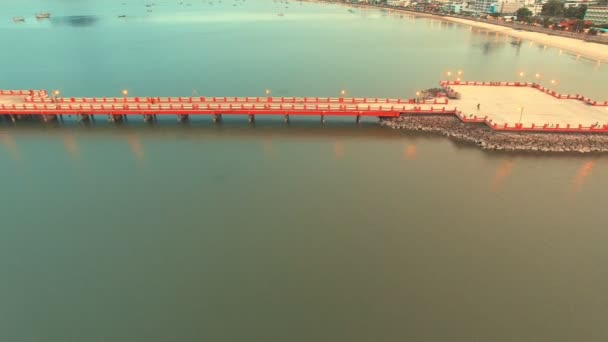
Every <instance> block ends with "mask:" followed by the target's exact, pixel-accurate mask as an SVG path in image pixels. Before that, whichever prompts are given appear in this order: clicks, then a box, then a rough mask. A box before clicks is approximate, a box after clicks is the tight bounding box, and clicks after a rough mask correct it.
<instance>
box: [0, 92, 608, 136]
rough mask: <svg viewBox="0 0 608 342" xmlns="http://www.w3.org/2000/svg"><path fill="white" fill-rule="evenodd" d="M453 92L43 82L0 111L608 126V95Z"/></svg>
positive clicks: (533, 127)
mask: <svg viewBox="0 0 608 342" xmlns="http://www.w3.org/2000/svg"><path fill="white" fill-rule="evenodd" d="M440 85H441V87H443V88H444V90H445V92H446V93H447V94H448V95H449V97H450V98H454V99H448V97H438V98H435V99H432V100H421V99H395V98H342V97H341V98H329V97H126V96H125V97H112V98H108V97H94V98H66V97H58V96H49V95H48V93H47V92H46V91H44V90H0V115H3V116H4V117H5V118H8V119H9V121H12V122H17V121H19V120H23V119H31V118H35V117H39V118H42V119H43V121H55V120H61V118H62V116H63V115H76V116H78V117H79V118H81V119H82V120H85V121H88V120H94V118H95V117H96V116H106V117H107V118H108V119H109V120H110V121H114V122H119V121H124V120H125V119H126V118H127V117H132V116H139V117H141V118H142V119H143V120H144V121H148V122H154V121H155V120H156V118H157V116H159V115H171V116H175V117H176V118H177V120H178V121H182V122H183V121H187V120H188V119H189V117H190V116H191V115H208V116H211V117H212V118H213V121H215V122H220V121H221V118H222V115H244V116H247V118H248V120H249V122H251V123H253V122H254V121H255V117H256V116H258V115H280V116H283V117H284V119H285V122H289V118H290V117H291V116H319V117H320V120H321V122H325V118H326V117H327V116H343V117H344V116H346V117H353V118H355V121H356V122H359V121H360V119H361V118H362V117H377V118H380V119H390V118H396V117H399V116H401V115H455V116H457V117H458V118H459V119H460V120H461V121H463V122H466V123H483V124H485V125H487V126H489V127H490V128H491V129H493V130H495V131H518V132H559V133H567V132H577V133H581V132H593V133H608V101H597V100H592V99H590V98H587V97H585V96H583V95H579V94H575V95H564V94H559V93H557V92H555V91H552V90H550V89H546V88H544V87H542V86H541V85H539V84H536V83H520V82H478V81H477V82H473V81H442V82H440Z"/></svg>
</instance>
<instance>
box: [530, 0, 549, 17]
mask: <svg viewBox="0 0 608 342" xmlns="http://www.w3.org/2000/svg"><path fill="white" fill-rule="evenodd" d="M546 3H547V0H542V1H537V2H535V3H534V4H533V5H532V6H528V9H529V10H530V11H531V12H532V15H533V16H537V15H540V13H541V12H542V11H543V5H544V4H546Z"/></svg>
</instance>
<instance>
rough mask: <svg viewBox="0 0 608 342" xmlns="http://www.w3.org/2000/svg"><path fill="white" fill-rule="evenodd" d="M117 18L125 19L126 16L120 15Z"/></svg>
mask: <svg viewBox="0 0 608 342" xmlns="http://www.w3.org/2000/svg"><path fill="white" fill-rule="evenodd" d="M118 17H119V18H126V17H127V15H126V14H121V15H119V16H118Z"/></svg>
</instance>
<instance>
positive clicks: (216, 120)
mask: <svg viewBox="0 0 608 342" xmlns="http://www.w3.org/2000/svg"><path fill="white" fill-rule="evenodd" d="M220 122H222V114H214V115H213V123H220Z"/></svg>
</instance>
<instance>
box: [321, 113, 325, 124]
mask: <svg viewBox="0 0 608 342" xmlns="http://www.w3.org/2000/svg"><path fill="white" fill-rule="evenodd" d="M321 124H322V125H325V115H321Z"/></svg>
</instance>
